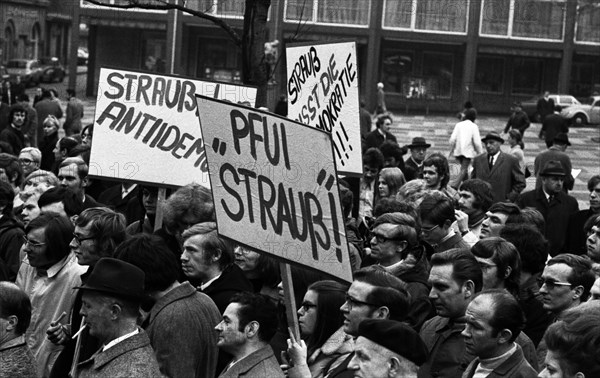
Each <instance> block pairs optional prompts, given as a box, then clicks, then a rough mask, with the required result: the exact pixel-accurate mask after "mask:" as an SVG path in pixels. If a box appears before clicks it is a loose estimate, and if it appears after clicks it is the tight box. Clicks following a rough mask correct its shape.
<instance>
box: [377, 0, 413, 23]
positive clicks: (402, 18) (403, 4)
mask: <svg viewBox="0 0 600 378" xmlns="http://www.w3.org/2000/svg"><path fill="white" fill-rule="evenodd" d="M412 5H413V4H412V0H386V2H385V9H384V10H383V12H384V13H383V26H387V27H392V28H406V29H408V28H410V25H411V20H412V14H413V12H412V9H413V7H412Z"/></svg>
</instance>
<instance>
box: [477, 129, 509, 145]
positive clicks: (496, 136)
mask: <svg viewBox="0 0 600 378" xmlns="http://www.w3.org/2000/svg"><path fill="white" fill-rule="evenodd" d="M488 140H497V141H498V142H500V143H504V139H502V137H501V136H500V134H498V133H497V132H495V131H491V132H489V133H487V135H486V136H485V138H483V139H481V141H482V142H483V143H485V142H487V141H488Z"/></svg>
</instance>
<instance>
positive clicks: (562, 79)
mask: <svg viewBox="0 0 600 378" xmlns="http://www.w3.org/2000/svg"><path fill="white" fill-rule="evenodd" d="M566 5H567V11H566V12H567V14H566V17H565V25H564V27H565V32H564V35H565V39H564V43H563V56H562V59H561V61H560V71H559V75H558V77H559V79H558V93H569V89H570V82H571V69H572V67H573V51H574V50H575V21H576V20H577V1H567V3H566Z"/></svg>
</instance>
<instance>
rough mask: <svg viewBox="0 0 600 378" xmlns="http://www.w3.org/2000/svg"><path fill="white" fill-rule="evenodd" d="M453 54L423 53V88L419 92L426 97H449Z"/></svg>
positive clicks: (450, 93)
mask: <svg viewBox="0 0 600 378" xmlns="http://www.w3.org/2000/svg"><path fill="white" fill-rule="evenodd" d="M453 72H454V56H453V55H452V54H441V53H433V52H425V53H423V77H424V79H425V88H423V89H422V90H421V91H420V92H421V93H420V94H421V96H425V97H427V98H450V97H451V96H452V76H453Z"/></svg>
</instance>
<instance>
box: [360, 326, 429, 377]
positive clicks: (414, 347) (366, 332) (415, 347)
mask: <svg viewBox="0 0 600 378" xmlns="http://www.w3.org/2000/svg"><path fill="white" fill-rule="evenodd" d="M358 336H359V337H360V336H362V337H364V338H366V339H369V340H370V341H372V342H374V343H375V344H378V345H380V346H382V347H384V348H386V349H389V350H390V351H392V352H394V353H396V354H399V355H400V356H402V357H404V358H406V359H407V360H410V361H412V362H413V363H414V364H415V365H417V366H421V365H423V364H424V363H425V361H427V358H428V352H427V347H426V346H425V343H424V342H423V340H422V339H421V337H420V336H419V334H418V333H417V332H415V331H414V330H413V329H412V328H411V327H410V326H408V325H406V324H404V323H401V322H397V321H394V320H388V319H365V320H363V321H361V322H360V324H359V325H358Z"/></svg>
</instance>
